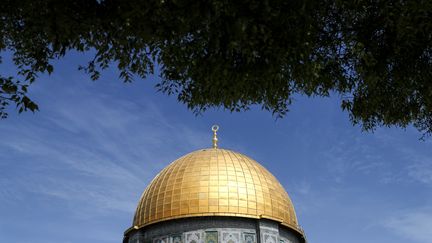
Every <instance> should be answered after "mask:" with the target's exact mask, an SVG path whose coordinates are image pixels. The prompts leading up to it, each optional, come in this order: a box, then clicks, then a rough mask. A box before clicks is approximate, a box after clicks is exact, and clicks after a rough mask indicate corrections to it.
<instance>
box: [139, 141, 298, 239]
mask: <svg viewBox="0 0 432 243" xmlns="http://www.w3.org/2000/svg"><path fill="white" fill-rule="evenodd" d="M196 216H235V217H246V218H267V219H272V220H275V221H278V222H280V223H281V224H283V225H285V226H288V227H290V228H292V229H294V230H296V231H298V232H300V233H302V232H301V230H300V228H299V226H298V224H297V218H296V215H295V211H294V207H293V204H292V202H291V200H290V198H289V197H288V194H287V193H286V191H285V190H284V188H283V187H282V185H281V184H280V183H279V181H278V180H277V179H276V178H275V177H274V176H273V175H272V174H271V173H270V172H269V171H268V170H266V169H265V168H264V167H263V166H261V165H260V164H259V163H258V162H256V161H255V160H253V159H251V158H249V157H247V156H245V155H243V154H240V153H237V152H234V151H230V150H225V149H216V148H210V149H203V150H198V151H195V152H192V153H190V154H187V155H185V156H183V157H181V158H179V159H177V160H175V161H174V162H172V163H171V164H170V165H168V166H167V167H166V168H165V169H163V170H162V171H161V172H160V173H159V174H158V175H157V176H156V177H155V178H154V179H153V181H152V182H151V183H150V185H149V186H148V187H147V188H146V189H145V191H144V193H143V194H142V196H141V199H140V202H139V204H138V207H137V210H136V212H135V217H134V222H133V224H134V228H141V227H143V226H146V225H149V224H152V223H156V222H160V221H165V220H170V219H176V218H186V217H196Z"/></svg>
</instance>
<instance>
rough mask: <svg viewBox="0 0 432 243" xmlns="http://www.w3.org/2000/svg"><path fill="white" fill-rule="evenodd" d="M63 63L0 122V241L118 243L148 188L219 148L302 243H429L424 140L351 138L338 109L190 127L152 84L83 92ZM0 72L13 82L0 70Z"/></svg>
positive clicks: (303, 104) (253, 113) (310, 105)
mask: <svg viewBox="0 0 432 243" xmlns="http://www.w3.org/2000/svg"><path fill="white" fill-rule="evenodd" d="M88 59H89V57H88V56H87V57H86V56H83V55H75V54H74V55H68V56H67V57H66V58H65V59H63V60H61V61H58V62H57V63H56V65H55V72H54V74H53V75H51V76H49V77H47V76H42V77H41V78H39V79H38V80H37V82H36V83H35V84H34V85H32V87H31V89H30V96H31V97H32V98H33V99H34V100H36V101H37V102H38V104H39V107H40V111H39V112H36V113H35V114H32V113H25V114H21V115H17V114H16V112H15V111H14V110H12V111H11V114H10V117H9V118H8V119H6V120H1V121H0V136H1V139H0V242H18V243H21V242H22V243H26V242H31V243H39V242H40V243H42V242H43V243H50V242H79V243H85V242H92V243H94V242H106V243H110V242H121V239H122V236H123V232H124V230H125V229H127V228H128V227H130V226H131V223H132V218H133V214H134V210H135V206H136V204H137V202H138V199H139V197H140V195H141V193H142V191H143V190H144V188H145V187H146V185H147V184H148V183H149V181H150V180H151V179H152V178H153V177H154V176H155V175H156V174H157V173H158V171H159V170H161V169H162V168H163V167H164V166H166V165H168V164H169V163H170V162H171V161H172V160H174V159H176V158H178V157H180V156H181V155H183V154H186V153H188V152H191V151H194V150H197V149H201V148H205V147H209V146H211V137H212V134H211V131H210V127H211V125H213V124H219V126H220V131H219V133H218V134H219V144H220V146H221V147H223V148H227V149H232V150H235V151H238V152H241V153H244V154H246V155H248V156H250V157H252V158H254V159H255V160H257V161H259V162H260V163H261V164H263V165H264V166H265V167H266V168H267V169H269V170H270V171H271V172H272V173H273V174H274V175H275V176H276V177H277V178H278V179H279V180H280V182H281V183H282V185H283V186H284V187H285V189H286V190H287V191H288V193H289V195H290V197H291V198H292V200H293V202H294V206H295V208H296V211H297V216H298V218H299V222H300V224H301V226H302V227H303V228H304V229H305V231H306V234H307V237H308V240H309V242H310V243H318V242H319V243H339V242H340V243H346V242H349V243H364V242H380V243H387V242H388V243H402V242H403V243H405V242H422V243H427V242H432V230H431V229H432V149H431V145H432V139H431V138H430V139H428V140H427V141H420V140H419V137H420V136H421V134H419V133H418V132H417V131H416V130H415V129H413V128H407V129H406V130H402V129H397V128H379V129H377V130H376V131H375V132H374V133H364V132H361V129H360V127H353V126H352V125H351V124H350V122H349V119H348V114H347V113H344V112H342V111H341V109H340V108H339V98H338V97H332V98H312V99H310V98H304V97H298V98H297V99H296V100H295V102H294V104H293V105H292V106H291V111H290V112H289V113H288V114H287V116H286V117H285V118H283V119H278V120H276V119H275V118H274V117H272V116H271V114H270V113H268V112H265V111H261V110H260V109H259V108H253V109H251V110H250V111H247V112H243V113H229V112H227V111H223V110H210V111H208V112H206V113H204V114H203V115H200V116H195V115H194V114H192V113H191V112H190V111H188V110H187V109H186V107H185V106H184V105H182V104H179V103H178V102H177V101H176V98H175V97H173V96H172V97H170V96H166V95H163V94H161V93H157V92H156V91H155V89H154V88H153V86H154V85H155V84H156V83H157V82H158V78H157V77H149V78H148V79H146V80H141V79H136V80H135V82H133V83H131V84H123V83H122V82H121V81H119V80H118V74H117V73H116V71H115V70H114V69H110V70H107V71H105V72H104V73H103V76H102V78H101V79H100V80H98V81H96V82H92V81H90V80H89V77H88V76H87V75H86V74H84V73H82V72H80V71H78V70H77V66H78V65H79V64H84V63H85V61H86V60H88ZM0 72H1V73H2V74H5V73H6V74H7V73H9V74H11V75H12V74H14V71H13V67H12V66H11V65H10V64H8V63H7V62H6V63H3V64H1V66H0Z"/></svg>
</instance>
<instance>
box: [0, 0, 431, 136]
mask: <svg viewBox="0 0 432 243" xmlns="http://www.w3.org/2000/svg"><path fill="white" fill-rule="evenodd" d="M0 18H1V22H0V25H1V26H0V30H1V35H0V50H1V51H2V52H4V51H10V52H12V53H13V61H14V63H15V65H16V66H17V67H18V70H19V73H18V75H17V77H18V79H14V78H9V77H1V76H0V77H1V79H0V115H1V116H2V117H5V116H6V115H7V112H6V107H7V106H8V105H11V104H15V105H17V107H19V108H18V109H19V111H25V110H31V111H34V110H37V109H38V107H37V105H36V104H35V103H33V102H32V101H31V100H30V99H29V98H28V97H27V96H26V92H27V86H28V85H29V84H31V83H32V82H33V81H35V79H36V78H37V75H38V74H40V73H51V72H52V71H53V66H52V65H51V64H50V63H51V62H52V61H53V60H54V59H58V58H61V57H63V56H64V55H65V54H66V53H67V52H68V51H70V50H77V51H80V52H86V51H89V50H95V51H96V55H95V56H94V59H92V60H90V61H89V62H88V63H87V64H85V65H84V66H83V67H81V69H83V70H85V71H86V72H88V73H89V74H90V76H91V78H92V79H98V77H99V74H100V71H101V70H103V69H105V68H107V67H109V66H110V65H117V68H118V69H119V70H120V78H121V79H122V80H123V81H126V82H129V81H131V80H132V77H133V76H134V75H137V76H139V77H142V78H145V77H146V76H147V75H148V74H150V73H152V72H153V71H154V65H155V64H158V65H159V66H160V67H161V78H162V81H161V83H159V84H158V85H157V88H158V89H159V90H161V91H163V92H164V93H167V94H174V95H177V96H178V99H179V101H180V102H183V103H185V104H186V105H187V106H188V107H189V108H190V109H191V110H193V111H195V112H201V111H203V110H205V109H207V108H209V107H224V108H226V109H229V110H231V111H241V110H244V109H247V108H248V107H250V105H253V104H259V105H261V106H262V107H263V109H266V110H269V111H271V112H273V113H274V115H276V116H283V115H284V114H285V113H286V112H287V111H288V107H289V105H290V104H291V102H292V97H293V94H303V95H307V96H328V95H330V94H338V95H340V97H341V100H342V101H341V106H342V108H343V109H344V110H347V111H348V112H349V114H350V118H351V120H352V122H353V123H354V124H357V123H359V124H362V126H363V128H364V129H366V130H370V129H373V128H374V127H376V126H392V125H395V126H401V127H405V126H407V125H411V124H412V125H414V126H415V127H417V128H418V129H419V130H420V131H421V132H422V133H423V134H426V135H428V134H431V133H432V79H431V78H432V20H431V19H432V1H430V0H418V1H414V0H412V1H409V0H400V1H384V0H369V1H365V0H357V1H327V0H320V1H307V0H306V1H304V0H301V1H300V0H291V1H282V0H279V1H277V0H275V1H265V0H259V1H256V0H249V1H247V0H243V1H227V0H218V1H217V0H214V1H210V0H207V1H192V0H171V1H170V0H158V1H153V0H147V1H137V0H135V1H133V0H131V1H125V0H124V1H123V0H122V1H121V0H106V1H103V0H100V1H96V0H69V1H53V0H52V1H40V0H20V1H16V0H14V1H10V0H4V1H3V2H2V4H1V5H0Z"/></svg>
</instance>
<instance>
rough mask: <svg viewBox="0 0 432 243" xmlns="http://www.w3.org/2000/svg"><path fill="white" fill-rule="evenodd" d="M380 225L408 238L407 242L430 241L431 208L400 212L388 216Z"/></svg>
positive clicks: (431, 229)
mask: <svg viewBox="0 0 432 243" xmlns="http://www.w3.org/2000/svg"><path fill="white" fill-rule="evenodd" d="M382 225H383V226H384V227H386V228H387V229H389V230H391V231H392V232H393V233H395V234H397V235H401V236H403V237H405V238H407V239H408V242H414V241H416V242H421V243H430V242H432V208H423V209H418V210H416V211H409V212H400V213H398V214H397V216H394V217H391V218H388V219H387V220H385V221H384V222H383V223H382Z"/></svg>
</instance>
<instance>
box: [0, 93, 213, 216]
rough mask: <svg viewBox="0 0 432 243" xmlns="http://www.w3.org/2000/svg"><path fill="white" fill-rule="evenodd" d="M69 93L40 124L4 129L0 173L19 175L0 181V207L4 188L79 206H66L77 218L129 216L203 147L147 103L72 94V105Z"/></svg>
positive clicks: (195, 135) (7, 195)
mask: <svg viewBox="0 0 432 243" xmlns="http://www.w3.org/2000/svg"><path fill="white" fill-rule="evenodd" d="M75 91H77V89H75ZM69 93H70V89H69V90H68V92H66V93H65V94H64V95H65V97H64V99H62V100H59V101H56V102H52V103H49V104H45V105H44V110H43V112H44V113H46V114H45V115H44V117H45V118H42V119H40V120H38V121H37V122H36V123H33V122H31V121H20V122H18V123H16V124H9V125H8V124H6V126H5V127H2V129H1V130H2V135H4V136H6V137H8V139H7V140H0V152H3V153H2V156H0V169H1V168H3V169H4V170H3V171H6V170H7V168H11V167H12V166H11V163H15V164H14V168H15V169H16V168H17V167H21V168H22V171H14V173H13V174H10V175H3V176H2V179H1V181H0V183H1V184H2V185H8V186H5V187H2V188H3V189H2V190H0V201H10V200H11V196H10V194H13V193H11V191H10V190H8V189H7V188H12V190H14V191H18V192H20V191H27V192H32V193H36V194H38V195H39V196H40V197H52V198H56V199H59V200H65V201H69V202H77V203H75V204H74V203H71V204H70V205H72V207H75V206H74V205H79V207H80V210H82V211H86V210H87V209H89V210H92V209H94V208H98V210H99V211H100V212H102V213H107V212H109V210H112V209H114V210H120V211H128V212H132V211H134V210H135V205H136V202H137V198H138V197H139V195H140V193H141V192H142V190H143V189H144V188H145V186H146V184H147V183H148V182H149V181H150V180H151V178H152V177H153V176H154V175H155V174H156V173H157V172H158V171H159V170H160V169H161V168H163V167H164V166H165V165H166V164H167V163H169V162H171V161H172V160H173V159H174V158H175V156H176V154H182V153H184V152H185V151H188V150H190V147H195V146H197V145H199V144H201V145H202V144H204V143H203V142H202V139H204V138H205V137H206V136H201V135H202V134H200V133H197V132H195V131H192V130H191V129H190V128H188V127H187V126H185V125H182V124H181V123H175V125H173V123H171V122H168V120H167V118H166V117H165V115H164V114H162V113H161V112H160V111H159V110H158V109H157V108H156V106H154V105H153V104H152V103H151V102H147V103H146V104H145V105H138V104H136V103H135V102H133V101H130V100H128V99H125V100H121V101H116V102H112V101H111V102H109V99H110V98H109V97H106V96H104V95H95V94H90V93H86V92H85V91H84V92H79V93H75V94H74V96H75V97H74V99H75V100H74V102H70V101H69V99H68V95H70V94H69ZM72 93H73V92H72ZM108 103H110V105H109V106H108V105H106V104H108ZM207 137H208V136H207ZM167 150H169V151H170V153H169V154H167V153H166V151H167ZM176 151H177V152H176ZM16 156H19V157H20V158H19V159H17V157H16ZM16 163H19V164H20V165H16ZM16 181H20V182H21V183H16ZM4 188H6V189H4ZM15 197H17V196H15ZM71 211H73V212H74V213H75V214H80V213H79V211H77V210H71ZM82 215H86V214H85V213H83V214H82Z"/></svg>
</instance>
